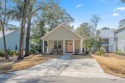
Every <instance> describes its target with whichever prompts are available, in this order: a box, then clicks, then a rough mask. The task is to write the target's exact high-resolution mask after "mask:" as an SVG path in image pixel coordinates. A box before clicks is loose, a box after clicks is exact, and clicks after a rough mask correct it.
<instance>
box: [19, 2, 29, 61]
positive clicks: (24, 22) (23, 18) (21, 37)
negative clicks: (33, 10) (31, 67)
mask: <svg viewBox="0 0 125 83" xmlns="http://www.w3.org/2000/svg"><path fill="white" fill-rule="evenodd" d="M26 10H27V0H24V7H23V17H22V27H21V33H20V49H19V55H18V58H17V60H18V59H24V55H23V47H24V34H25V25H26Z"/></svg>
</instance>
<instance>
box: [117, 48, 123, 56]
mask: <svg viewBox="0 0 125 83" xmlns="http://www.w3.org/2000/svg"><path fill="white" fill-rule="evenodd" d="M115 53H116V54H119V55H124V54H125V53H124V52H122V51H121V50H119V49H116V50H115Z"/></svg>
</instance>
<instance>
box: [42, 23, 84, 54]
mask: <svg viewBox="0 0 125 83" xmlns="http://www.w3.org/2000/svg"><path fill="white" fill-rule="evenodd" d="M41 39H42V40H43V45H42V49H43V53H47V54H51V53H63V54H64V53H73V54H75V53H77V54H81V53H82V43H83V38H82V37H81V36H80V35H78V34H76V33H75V32H73V31H71V30H70V29H68V28H67V27H66V26H64V25H59V26H58V27H56V28H55V29H53V30H52V31H50V32H49V33H48V34H46V35H45V36H43V37H42V38H41ZM44 41H47V47H46V48H47V49H46V51H45V45H44V44H45V43H44Z"/></svg>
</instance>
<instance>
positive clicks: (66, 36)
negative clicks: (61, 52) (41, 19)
mask: <svg viewBox="0 0 125 83" xmlns="http://www.w3.org/2000/svg"><path fill="white" fill-rule="evenodd" d="M72 39H75V40H79V39H81V37H79V36H77V35H76V34H74V33H72V32H71V31H69V30H67V29H66V28H63V27H62V26H61V27H59V28H57V29H56V30H55V31H53V32H52V33H50V34H49V35H47V36H46V37H45V38H43V40H72Z"/></svg>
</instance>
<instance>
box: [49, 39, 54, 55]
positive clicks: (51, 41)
mask: <svg viewBox="0 0 125 83" xmlns="http://www.w3.org/2000/svg"><path fill="white" fill-rule="evenodd" d="M53 44H54V41H53V40H49V41H48V53H51V52H52V49H53V46H54V45H53Z"/></svg>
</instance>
